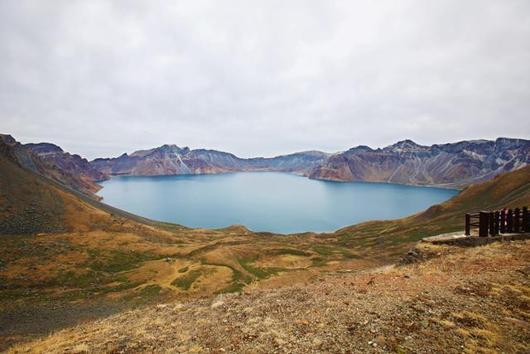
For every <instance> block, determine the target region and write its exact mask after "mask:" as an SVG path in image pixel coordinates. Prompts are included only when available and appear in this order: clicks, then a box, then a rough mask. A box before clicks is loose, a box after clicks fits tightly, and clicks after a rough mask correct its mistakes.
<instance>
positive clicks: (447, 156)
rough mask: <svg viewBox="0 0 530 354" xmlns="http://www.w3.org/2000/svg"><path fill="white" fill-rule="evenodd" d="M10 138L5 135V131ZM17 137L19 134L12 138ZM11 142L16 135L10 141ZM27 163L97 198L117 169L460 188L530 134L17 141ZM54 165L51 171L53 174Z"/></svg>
mask: <svg viewBox="0 0 530 354" xmlns="http://www.w3.org/2000/svg"><path fill="white" fill-rule="evenodd" d="M4 137H5V135H4ZM11 139H12V140H13V141H14V142H15V143H16V140H15V139H13V138H12V137H11ZM11 143H12V144H13V142H11ZM20 146H22V147H23V148H19V149H18V150H22V149H23V150H25V151H31V156H32V157H28V156H26V155H28V153H24V154H21V153H19V155H20V156H19V159H20V160H21V162H22V163H25V164H27V165H28V167H30V168H32V169H33V170H39V168H37V167H36V166H35V163H34V161H33V160H35V158H36V157H37V158H38V159H40V160H41V161H42V163H41V165H42V164H44V165H45V166H47V167H46V168H41V169H40V170H41V173H44V174H46V173H47V174H48V175H51V176H52V177H53V178H55V179H56V180H59V181H62V183H64V184H66V185H67V186H69V187H72V188H74V189H76V190H79V191H81V192H83V193H85V194H87V195H90V196H91V197H92V198H97V196H96V195H95V193H96V192H97V191H98V190H99V189H100V188H101V186H100V185H99V184H98V182H100V181H103V180H105V179H108V178H110V176H113V175H126V176H156V175H194V174H219V173H232V172H285V173H293V174H297V175H301V176H305V177H308V178H311V179H316V180H328V181H337V182H350V181H366V182H384V183H398V184H408V185H422V186H435V187H441V188H455V189H462V188H464V187H466V186H468V185H470V184H473V183H476V182H481V181H486V180H489V179H491V178H493V177H495V176H496V175H498V174H500V173H503V172H509V171H514V170H517V169H519V168H522V167H524V166H527V165H528V164H530V140H526V139H521V138H505V137H499V138H497V139H496V140H486V139H478V140H462V141H458V142H454V143H444V144H433V145H430V146H427V145H421V144H418V143H416V142H414V141H413V140H411V139H404V140H401V141H398V142H396V143H394V144H392V145H388V146H385V147H382V148H372V147H369V146H366V145H358V146H354V147H351V148H350V149H348V150H345V151H342V152H336V153H326V152H322V151H318V150H308V151H302V152H295V153H291V154H285V155H278V156H275V157H251V158H240V157H238V156H236V155H235V154H232V153H230V152H224V151H219V150H214V149H205V148H199V149H190V148H189V147H187V146H184V147H180V146H178V145H176V144H164V145H161V146H159V147H155V148H152V149H143V150H137V151H134V152H132V153H130V154H128V153H124V154H122V155H120V156H118V157H111V158H96V159H94V160H92V161H87V160H86V159H84V158H82V157H81V156H79V155H75V154H73V155H72V154H70V153H68V152H65V151H63V149H61V148H60V147H59V146H57V145H55V144H51V143H38V144H20ZM50 171H53V173H51V172H50Z"/></svg>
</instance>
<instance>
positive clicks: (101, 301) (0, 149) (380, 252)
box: [0, 144, 530, 348]
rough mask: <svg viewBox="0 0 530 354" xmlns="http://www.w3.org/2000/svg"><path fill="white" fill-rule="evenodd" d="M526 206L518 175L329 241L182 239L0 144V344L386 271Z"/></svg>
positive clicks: (524, 185) (245, 233)
mask: <svg viewBox="0 0 530 354" xmlns="http://www.w3.org/2000/svg"><path fill="white" fill-rule="evenodd" d="M529 196H530V167H525V168H522V169H520V170H518V171H515V172H512V173H507V174H503V175H501V176H499V177H498V178H496V179H494V180H492V181H489V182H486V183H483V184H478V185H474V186H470V187H468V188H467V189H466V190H464V191H463V192H461V193H460V194H459V195H458V196H456V197H455V198H453V199H451V200H450V201H447V202H445V203H443V204H441V205H439V206H434V207H432V208H430V209H429V210H427V211H425V212H422V213H419V214H417V215H414V216H411V217H409V218H405V219H402V220H396V221H376V222H370V223H364V224H360V225H355V226H352V227H349V228H345V229H343V230H339V231H337V232H335V233H329V234H315V233H306V234H296V235H289V236H281V237H278V235H274V234H269V233H253V232H251V231H249V230H247V229H245V228H244V227H242V226H233V227H229V228H226V229H220V230H208V229H189V228H185V227H182V226H178V225H171V224H165V223H158V222H154V221H150V220H146V219H144V218H140V217H137V216H134V215H131V214H128V213H126V212H123V211H120V210H118V209H115V208H112V207H110V206H107V205H105V204H103V203H100V202H97V201H95V200H93V199H90V198H88V197H86V196H85V195H84V194H81V193H78V192H75V191H73V190H71V189H69V188H67V187H65V186H63V185H62V184H60V183H58V182H56V181H54V180H52V179H49V178H47V177H44V176H42V175H40V174H37V173H35V172H33V171H32V170H28V169H26V168H23V167H22V166H21V165H20V164H19V163H18V160H17V158H16V156H15V154H14V151H13V147H12V146H11V145H9V144H0V284H1V286H0V339H1V340H0V343H2V345H3V348H6V346H7V345H9V344H11V343H16V342H19V341H21V340H28V339H29V338H32V337H37V336H41V335H43V334H46V333H48V332H49V331H51V330H56V329H59V328H64V327H68V326H72V325H75V324H76V323H78V322H79V321H83V320H87V319H95V318H98V317H101V316H107V315H110V314H113V313H116V312H120V311H123V310H125V309H129V308H131V307H135V306H139V305H145V304H150V303H157V302H161V301H174V300H177V301H185V302H187V301H190V300H193V299H197V298H211V297H212V296H216V295H217V294H225V293H233V292H239V291H250V290H252V289H276V288H283V287H285V286H293V285H296V284H298V285H300V286H302V285H303V284H310V283H313V282H315V281H318V279H319V278H320V277H322V275H323V274H340V273H341V272H344V271H352V270H355V271H360V270H367V269H371V268H374V267H378V266H382V265H385V264H390V263H392V262H395V261H397V260H399V259H400V258H401V257H402V256H403V254H404V253H405V252H406V251H407V250H408V249H409V248H410V247H411V246H412V245H413V244H414V243H415V242H416V241H417V240H419V239H420V238H421V237H424V236H428V235H432V234H435V233H439V232H446V231H454V230H459V229H462V219H463V213H464V212H465V211H469V210H475V209H477V208H489V207H499V206H505V205H506V206H512V205H513V206H515V205H518V206H520V205H525V204H526V205H528V204H529V203H528V202H529V201H530V197H529ZM326 279H327V278H326ZM326 282H327V280H326ZM308 291H311V292H312V291H313V290H308ZM14 319H16V322H14Z"/></svg>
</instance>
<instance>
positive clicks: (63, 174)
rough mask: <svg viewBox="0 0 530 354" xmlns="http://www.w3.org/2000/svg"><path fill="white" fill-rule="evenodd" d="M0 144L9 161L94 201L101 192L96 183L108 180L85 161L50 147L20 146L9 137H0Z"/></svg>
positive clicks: (45, 144)
mask: <svg viewBox="0 0 530 354" xmlns="http://www.w3.org/2000/svg"><path fill="white" fill-rule="evenodd" d="M0 144H2V145H3V150H4V151H5V153H7V151H8V150H9V154H10V156H11V159H12V160H14V161H15V162H16V163H18V164H20V165H21V166H22V167H24V168H26V169H28V170H31V171H33V172H35V173H38V174H40V175H42V176H45V177H47V178H50V179H52V180H54V181H57V182H59V183H61V184H63V185H64V186H66V187H69V188H71V189H73V190H76V191H79V192H81V193H84V194H86V195H87V196H89V197H91V198H93V199H98V197H97V196H96V195H95V194H94V193H95V192H97V191H98V190H99V189H101V186H99V185H98V184H97V182H98V181H101V180H104V179H107V178H108V177H107V176H106V175H105V174H103V173H101V172H100V171H97V170H96V169H94V168H93V167H92V166H91V165H90V164H89V162H88V161H87V160H86V159H84V158H82V157H80V156H79V155H72V154H69V153H67V152H64V151H63V150H62V149H61V148H60V147H58V146H56V145H53V144H49V143H40V144H20V143H19V142H17V141H16V140H15V139H14V138H13V137H12V136H10V135H4V134H0Z"/></svg>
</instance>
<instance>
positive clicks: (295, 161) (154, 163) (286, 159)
mask: <svg viewBox="0 0 530 354" xmlns="http://www.w3.org/2000/svg"><path fill="white" fill-rule="evenodd" d="M327 156H328V155H327V154H325V153H323V152H318V151H308V152H300V153H295V154H290V155H283V156H277V157H273V158H251V159H242V158H239V157H237V156H235V155H234V154H230V153H227V152H222V151H216V150H206V149H197V150H190V149H189V148H188V147H184V148H180V147H178V146H176V145H163V146H161V147H158V148H154V149H150V150H141V151H136V152H134V153H132V154H130V155H128V154H123V155H121V156H120V157H117V158H110V159H109V158H106V159H96V160H94V161H92V162H91V164H92V166H93V167H94V168H96V169H97V170H99V171H101V172H103V173H105V174H111V175H134V176H155V175H182V174H208V173H211V174H213V173H224V172H237V171H278V172H293V173H299V174H303V175H307V174H308V173H309V172H310V171H311V170H312V169H313V168H315V167H316V166H318V165H319V164H320V163H322V162H324V161H325V159H326V157H327Z"/></svg>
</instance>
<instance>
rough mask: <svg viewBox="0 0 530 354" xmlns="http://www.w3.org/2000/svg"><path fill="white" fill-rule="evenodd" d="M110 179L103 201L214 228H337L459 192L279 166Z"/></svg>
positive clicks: (394, 215)
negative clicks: (319, 175) (311, 175)
mask: <svg viewBox="0 0 530 354" xmlns="http://www.w3.org/2000/svg"><path fill="white" fill-rule="evenodd" d="M103 187H104V188H103V189H102V190H101V191H100V192H99V195H100V196H102V197H103V202H105V203H107V204H110V205H112V206H115V207H118V208H120V209H123V210H126V211H129V212H132V213H134V214H137V215H141V216H145V217H148V218H150V219H154V220H160V221H168V222H174V223H177V224H181V225H185V226H190V227H208V228H220V227H225V226H228V225H233V224H242V225H245V226H246V227H248V228H249V229H251V230H254V231H271V232H280V233H292V232H303V231H333V230H336V229H338V228H341V227H344V226H348V225H352V224H355V223H358V222H361V221H367V220H375V219H379V220H381V219H395V218H400V217H403V216H406V215H410V214H413V213H415V212H418V211H420V210H423V209H426V208H427V207H429V206H431V205H433V204H436V203H440V202H443V201H444V200H447V199H449V198H450V197H452V196H453V195H455V194H456V193H457V191H455V190H447V189H440V188H427V187H414V186H403V185H397V184H386V183H365V182H351V183H341V182H324V181H316V180H310V179H308V178H305V177H299V176H295V175H290V174H285V173H273V172H263V173H261V172H260V173H233V174H220V175H195V176H156V177H113V178H112V179H110V180H108V181H105V182H103Z"/></svg>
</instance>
